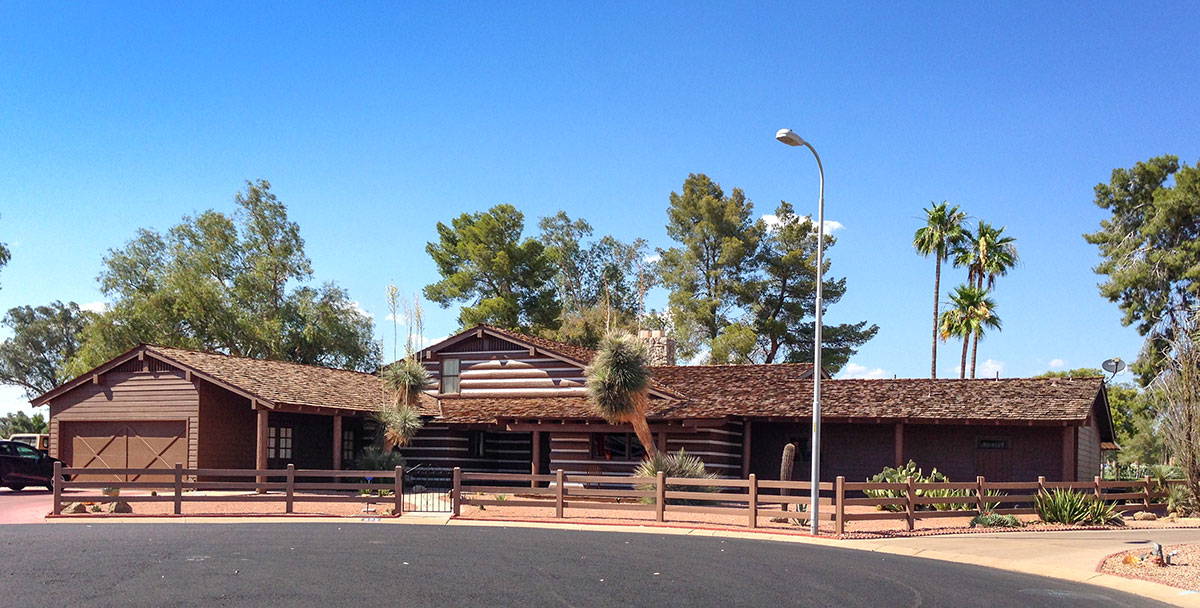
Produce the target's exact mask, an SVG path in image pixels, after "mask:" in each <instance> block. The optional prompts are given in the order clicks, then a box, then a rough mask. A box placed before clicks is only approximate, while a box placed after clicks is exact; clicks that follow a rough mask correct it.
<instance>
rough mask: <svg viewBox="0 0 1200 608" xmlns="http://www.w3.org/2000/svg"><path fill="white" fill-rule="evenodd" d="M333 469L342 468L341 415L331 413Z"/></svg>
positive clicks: (338, 469)
mask: <svg viewBox="0 0 1200 608" xmlns="http://www.w3.org/2000/svg"><path fill="white" fill-rule="evenodd" d="M333 469H334V470H335V471H340V470H342V415H341V414H334V415H333Z"/></svg>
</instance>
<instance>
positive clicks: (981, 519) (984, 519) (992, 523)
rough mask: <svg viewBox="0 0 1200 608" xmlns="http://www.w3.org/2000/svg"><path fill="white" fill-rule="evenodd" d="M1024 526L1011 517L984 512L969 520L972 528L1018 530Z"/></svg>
mask: <svg viewBox="0 0 1200 608" xmlns="http://www.w3.org/2000/svg"><path fill="white" fill-rule="evenodd" d="M1024 525H1025V524H1023V523H1021V520H1019V519H1017V518H1016V517H1014V516H1012V515H999V514H997V513H993V512H991V511H984V512H983V513H980V514H979V515H976V516H975V517H973V518H972V519H971V527H972V528H1020V527H1021V526H1024Z"/></svg>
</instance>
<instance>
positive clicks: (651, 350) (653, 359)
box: [638, 329, 675, 365]
mask: <svg viewBox="0 0 1200 608" xmlns="http://www.w3.org/2000/svg"><path fill="white" fill-rule="evenodd" d="M638 338H639V339H640V340H641V341H642V343H643V344H645V345H646V354H647V356H648V358H649V359H650V365H675V338H672V337H671V336H668V335H665V333H664V332H663V330H661V329H643V330H640V331H638Z"/></svg>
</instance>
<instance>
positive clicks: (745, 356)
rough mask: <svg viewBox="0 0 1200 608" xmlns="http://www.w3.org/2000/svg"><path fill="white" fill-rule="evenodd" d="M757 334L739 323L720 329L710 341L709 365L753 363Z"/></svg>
mask: <svg viewBox="0 0 1200 608" xmlns="http://www.w3.org/2000/svg"><path fill="white" fill-rule="evenodd" d="M758 339H759V336H758V332H756V331H754V328H753V327H751V326H750V325H747V324H746V323H742V322H740V321H738V322H735V323H730V324H729V325H726V326H725V327H722V328H721V332H720V333H719V334H717V337H716V338H715V339H714V340H713V341H712V353H711V357H712V358H711V360H710V363H712V364H713V365H730V364H744V363H754V362H755V358H756V357H755V355H756V351H757V350H758V347H759V343H758Z"/></svg>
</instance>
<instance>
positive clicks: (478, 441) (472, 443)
mask: <svg viewBox="0 0 1200 608" xmlns="http://www.w3.org/2000/svg"><path fill="white" fill-rule="evenodd" d="M486 440H487V437H486V436H485V435H484V432H483V431H470V432H469V433H468V434H467V456H469V457H471V458H483V457H484V455H485V454H486V453H487V441H486Z"/></svg>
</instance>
